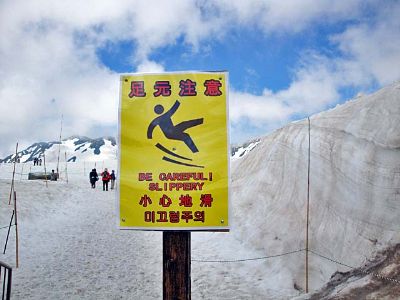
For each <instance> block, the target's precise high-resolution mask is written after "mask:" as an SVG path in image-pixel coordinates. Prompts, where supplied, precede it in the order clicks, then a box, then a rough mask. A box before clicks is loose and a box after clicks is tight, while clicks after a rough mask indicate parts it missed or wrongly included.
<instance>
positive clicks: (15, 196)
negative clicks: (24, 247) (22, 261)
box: [14, 191, 19, 268]
mask: <svg viewBox="0 0 400 300" xmlns="http://www.w3.org/2000/svg"><path fill="white" fill-rule="evenodd" d="M14 211H15V261H16V266H17V268H18V265H19V259H18V258H19V257H18V250H19V249H18V214H17V192H16V191H14Z"/></svg>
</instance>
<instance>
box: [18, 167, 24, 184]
mask: <svg viewBox="0 0 400 300" xmlns="http://www.w3.org/2000/svg"><path fill="white" fill-rule="evenodd" d="M24 165H25V163H22V168H21V177H20V178H19V181H20V182H21V180H22V175H23V174H24Z"/></svg>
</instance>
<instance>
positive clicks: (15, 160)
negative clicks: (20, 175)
mask: <svg viewBox="0 0 400 300" xmlns="http://www.w3.org/2000/svg"><path fill="white" fill-rule="evenodd" d="M17 155H18V142H17V146H15V157H14V170H13V174H12V180H11V188H10V197H9V199H8V205H10V204H11V197H12V193H13V191H14V177H15V164H16V163H17Z"/></svg>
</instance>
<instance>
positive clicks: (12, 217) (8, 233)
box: [3, 210, 15, 254]
mask: <svg viewBox="0 0 400 300" xmlns="http://www.w3.org/2000/svg"><path fill="white" fill-rule="evenodd" d="M14 214H15V211H14V210H13V212H12V215H11V219H10V225H8V231H7V238H6V243H5V244H4V250H3V254H6V249H7V243H8V237H9V236H10V229H11V226H12V221H13V219H14Z"/></svg>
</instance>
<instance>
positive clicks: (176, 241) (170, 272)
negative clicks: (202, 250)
mask: <svg viewBox="0 0 400 300" xmlns="http://www.w3.org/2000/svg"><path fill="white" fill-rule="evenodd" d="M190 263H191V257H190V231H164V232H163V299H164V300H175V299H179V300H190V299H191V292H190V286H191V277H190Z"/></svg>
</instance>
